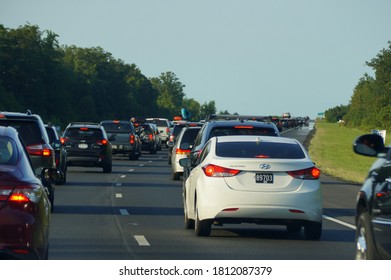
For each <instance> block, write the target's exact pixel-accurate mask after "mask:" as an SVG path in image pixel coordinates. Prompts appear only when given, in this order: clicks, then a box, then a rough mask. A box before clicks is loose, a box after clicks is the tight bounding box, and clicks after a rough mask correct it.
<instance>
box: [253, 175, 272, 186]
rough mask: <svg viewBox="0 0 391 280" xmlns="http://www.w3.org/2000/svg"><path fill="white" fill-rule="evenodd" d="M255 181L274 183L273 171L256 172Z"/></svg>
mask: <svg viewBox="0 0 391 280" xmlns="http://www.w3.org/2000/svg"><path fill="white" fill-rule="evenodd" d="M255 183H260V184H273V183H274V176H273V174H271V173H256V174H255Z"/></svg>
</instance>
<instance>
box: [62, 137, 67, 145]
mask: <svg viewBox="0 0 391 280" xmlns="http://www.w3.org/2000/svg"><path fill="white" fill-rule="evenodd" d="M68 140H69V138H68V137H61V138H60V142H61V145H65V143H66V142H68Z"/></svg>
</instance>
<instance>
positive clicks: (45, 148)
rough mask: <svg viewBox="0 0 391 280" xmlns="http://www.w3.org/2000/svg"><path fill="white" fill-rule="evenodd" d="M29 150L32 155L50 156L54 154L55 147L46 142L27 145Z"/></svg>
mask: <svg viewBox="0 0 391 280" xmlns="http://www.w3.org/2000/svg"><path fill="white" fill-rule="evenodd" d="M27 151H28V153H29V154H30V155H34V156H44V157H50V156H52V155H53V154H54V153H53V149H52V148H51V147H50V146H49V145H46V144H38V145H30V146H27Z"/></svg>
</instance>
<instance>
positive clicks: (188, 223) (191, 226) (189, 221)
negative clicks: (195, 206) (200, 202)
mask: <svg viewBox="0 0 391 280" xmlns="http://www.w3.org/2000/svg"><path fill="white" fill-rule="evenodd" d="M183 212H184V215H185V229H194V220H193V219H189V216H188V215H187V204H186V195H185V194H184V195H183Z"/></svg>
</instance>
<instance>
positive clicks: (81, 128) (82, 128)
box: [80, 127, 88, 131]
mask: <svg viewBox="0 0 391 280" xmlns="http://www.w3.org/2000/svg"><path fill="white" fill-rule="evenodd" d="M80 130H82V131H88V127H80Z"/></svg>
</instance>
